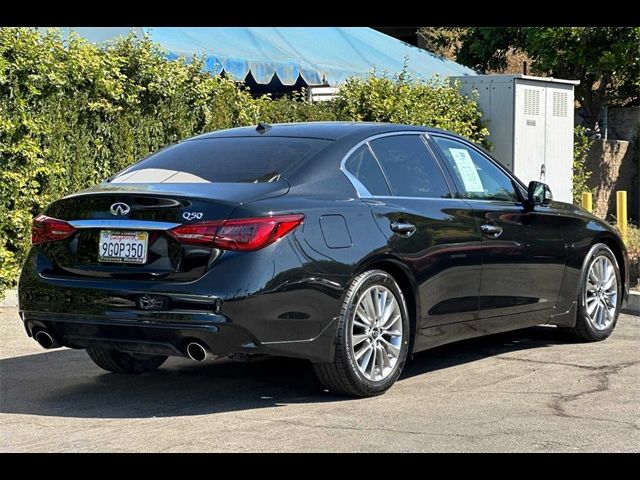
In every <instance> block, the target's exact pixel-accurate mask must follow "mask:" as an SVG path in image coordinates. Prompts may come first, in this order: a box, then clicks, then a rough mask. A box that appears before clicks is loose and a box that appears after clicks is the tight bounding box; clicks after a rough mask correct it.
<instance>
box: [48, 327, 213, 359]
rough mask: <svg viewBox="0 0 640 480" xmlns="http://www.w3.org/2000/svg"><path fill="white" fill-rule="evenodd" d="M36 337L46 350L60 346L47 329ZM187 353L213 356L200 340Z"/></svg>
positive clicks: (191, 344) (198, 355)
mask: <svg viewBox="0 0 640 480" xmlns="http://www.w3.org/2000/svg"><path fill="white" fill-rule="evenodd" d="M35 339H36V342H38V344H40V346H41V347H42V348H44V349H46V350H50V349H52V348H58V347H59V346H60V343H59V342H58V341H57V340H56V339H55V337H53V335H51V334H50V333H49V332H47V331H46V330H39V331H38V332H36V334H35ZM187 355H188V356H189V358H190V359H191V360H194V361H196V362H203V361H205V360H207V359H209V358H212V357H213V355H212V354H211V352H210V351H209V349H208V348H207V347H205V346H204V345H203V344H201V343H199V342H191V343H189V344H188V345H187Z"/></svg>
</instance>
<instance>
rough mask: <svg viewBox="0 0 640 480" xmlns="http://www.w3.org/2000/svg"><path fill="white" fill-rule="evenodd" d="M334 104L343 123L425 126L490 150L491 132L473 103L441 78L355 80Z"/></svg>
mask: <svg viewBox="0 0 640 480" xmlns="http://www.w3.org/2000/svg"><path fill="white" fill-rule="evenodd" d="M333 104H334V105H333V107H334V111H335V113H336V118H339V119H340V120H353V121H364V122H391V123H407V124H413V125H426V126H430V127H436V128H442V129H444V130H449V131H452V132H456V133H458V134H460V135H462V136H464V137H467V138H469V139H470V140H473V141H474V142H476V143H480V144H484V145H485V146H487V144H486V143H485V138H486V137H487V136H488V135H489V132H488V130H487V129H486V128H485V125H484V123H483V122H482V121H481V116H482V114H481V112H480V111H479V110H478V107H477V104H476V103H475V101H474V99H469V98H468V97H465V96H463V95H461V94H460V93H459V85H457V84H454V85H452V84H450V83H449V82H446V81H444V80H442V79H440V78H438V77H434V78H433V79H431V80H430V81H417V80H414V79H413V78H411V77H410V76H409V75H408V74H407V72H406V70H405V71H402V72H400V73H398V74H395V75H394V76H393V77H388V76H382V77H376V76H375V75H374V74H372V75H371V76H370V77H369V78H368V79H366V80H365V79H361V78H357V77H354V78H351V79H348V80H347V81H346V82H345V84H344V85H343V86H342V87H341V88H340V91H339V94H338V96H337V98H336V99H335V101H334V102H333Z"/></svg>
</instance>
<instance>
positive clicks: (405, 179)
mask: <svg viewBox="0 0 640 480" xmlns="http://www.w3.org/2000/svg"><path fill="white" fill-rule="evenodd" d="M371 148H372V150H373V153H375V155H376V157H377V158H378V160H379V161H380V165H381V166H382V169H383V170H384V173H385V174H386V176H387V180H388V181H389V186H390V187H391V193H392V194H393V195H395V196H399V197H419V198H450V197H451V192H450V191H449V187H448V186H447V183H446V181H445V179H444V175H443V173H442V170H440V167H439V166H438V164H437V163H436V159H435V158H433V155H431V152H429V150H427V147H426V145H425V144H424V142H423V141H422V139H421V138H420V137H419V136H418V135H394V136H390V137H382V138H379V139H377V140H373V141H372V142H371Z"/></svg>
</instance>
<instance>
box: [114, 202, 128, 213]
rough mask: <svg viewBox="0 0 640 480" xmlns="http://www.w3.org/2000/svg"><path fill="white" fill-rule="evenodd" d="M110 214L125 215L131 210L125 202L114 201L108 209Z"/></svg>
mask: <svg viewBox="0 0 640 480" xmlns="http://www.w3.org/2000/svg"><path fill="white" fill-rule="evenodd" d="M109 211H110V212H111V214H112V215H121V216H124V215H127V214H128V213H129V212H130V211H131V207H130V206H129V205H127V204H126V203H122V202H116V203H114V204H113V205H111V208H110V209H109Z"/></svg>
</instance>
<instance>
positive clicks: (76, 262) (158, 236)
mask: <svg viewBox="0 0 640 480" xmlns="http://www.w3.org/2000/svg"><path fill="white" fill-rule="evenodd" d="M288 190H289V184H288V183H287V182H286V181H285V180H280V181H277V182H271V183H218V184H212V183H203V184H200V183H194V184H127V185H123V184H118V185H116V184H109V183H103V184H100V185H98V186H96V187H93V188H90V189H87V190H84V191H82V192H79V193H76V194H73V195H69V196H67V197H64V198H62V199H60V200H58V201H56V202H54V203H53V204H51V205H50V206H49V207H48V208H47V209H46V211H45V215H47V216H49V217H53V218H57V219H59V220H65V221H67V222H69V223H70V224H71V225H72V226H74V227H75V228H76V231H75V232H74V233H73V235H71V236H70V237H69V238H66V239H64V240H61V241H56V242H50V243H43V244H40V245H38V247H39V248H40V249H41V252H42V253H43V254H44V255H45V256H46V257H47V260H49V262H50V264H51V267H50V268H49V269H48V271H47V272H46V274H47V275H49V276H58V277H70V276H71V277H93V278H105V279H135V280H153V279H163V280H173V281H192V280H195V279H197V278H199V277H200V276H202V275H203V274H204V273H205V272H206V270H207V266H208V265H209V262H210V259H211V255H212V253H214V249H212V248H210V247H206V246H201V245H200V246H197V245H185V244H182V243H180V242H178V241H177V240H176V239H175V238H173V237H172V236H171V235H170V234H169V233H167V230H168V229H170V228H172V227H173V226H177V225H179V224H185V223H187V224H188V223H194V222H199V221H213V220H226V219H227V218H229V216H230V215H231V213H232V212H233V210H234V209H235V208H236V207H237V206H239V205H241V204H244V203H248V202H251V201H254V200H259V199H264V198H270V197H276V196H281V195H284V194H286V193H287V191H288ZM102 231H109V232H131V231H136V232H146V237H147V240H146V243H147V247H146V250H147V255H146V261H145V262H144V263H141V264H134V263H116V262H111V261H104V260H100V259H99V248H100V247H101V232H102ZM215 252H218V250H215Z"/></svg>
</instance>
